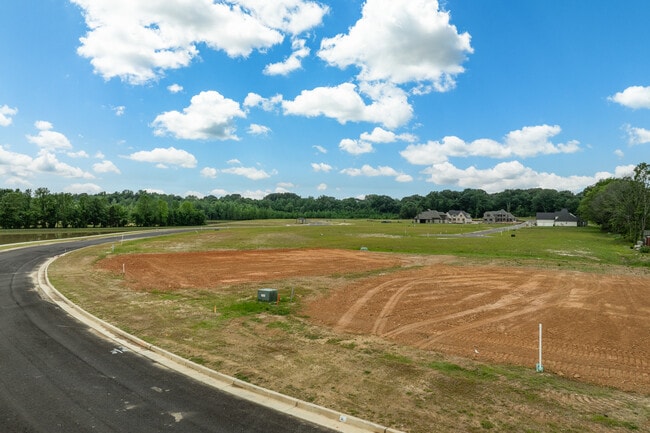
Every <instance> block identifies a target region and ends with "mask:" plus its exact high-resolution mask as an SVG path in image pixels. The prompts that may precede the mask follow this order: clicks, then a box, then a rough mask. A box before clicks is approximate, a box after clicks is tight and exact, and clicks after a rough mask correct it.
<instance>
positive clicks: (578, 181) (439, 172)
mask: <svg viewBox="0 0 650 433" xmlns="http://www.w3.org/2000/svg"><path fill="white" fill-rule="evenodd" d="M628 169H629V167H619V168H617V170H616V171H615V173H614V174H612V173H607V172H600V173H596V174H594V175H593V176H577V175H576V176H560V175H557V174H554V173H546V172H539V171H536V170H533V169H532V168H530V167H526V166H524V165H523V164H521V163H520V162H519V161H509V162H502V163H499V164H497V165H495V166H494V167H492V168H487V169H479V168H476V167H474V166H471V167H468V168H465V169H462V168H458V167H456V166H454V165H453V164H451V163H450V162H442V163H439V164H433V165H432V166H430V167H428V168H427V169H425V170H424V171H423V172H422V173H424V174H426V175H427V176H428V178H427V182H431V183H434V184H437V185H446V186H455V187H458V188H479V189H483V190H485V191H486V192H488V193H495V192H499V191H503V190H506V189H513V188H523V189H526V188H548V189H556V190H560V191H563V190H568V191H581V190H583V189H584V188H586V187H587V186H589V185H593V184H595V183H596V182H598V181H599V180H601V179H606V178H610V177H613V176H620V175H621V173H627V170H628ZM623 175H625V174H623Z"/></svg>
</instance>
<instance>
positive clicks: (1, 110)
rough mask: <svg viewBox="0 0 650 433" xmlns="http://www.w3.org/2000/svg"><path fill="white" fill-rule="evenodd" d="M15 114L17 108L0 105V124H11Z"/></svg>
mask: <svg viewBox="0 0 650 433" xmlns="http://www.w3.org/2000/svg"><path fill="white" fill-rule="evenodd" d="M16 114H18V109H16V108H11V107H9V106H8V105H3V106H0V126H9V125H11V123H12V122H13V117H14V116H15V115H16Z"/></svg>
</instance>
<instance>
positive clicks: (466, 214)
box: [447, 210, 471, 218]
mask: <svg viewBox="0 0 650 433" xmlns="http://www.w3.org/2000/svg"><path fill="white" fill-rule="evenodd" d="M447 213H448V214H449V215H450V216H458V215H464V216H465V218H471V216H470V214H468V213H467V212H465V211H464V210H450V211H449V212H447Z"/></svg>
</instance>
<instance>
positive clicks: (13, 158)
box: [0, 145, 34, 179]
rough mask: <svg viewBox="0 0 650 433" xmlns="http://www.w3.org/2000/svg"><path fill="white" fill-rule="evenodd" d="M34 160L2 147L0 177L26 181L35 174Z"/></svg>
mask: <svg viewBox="0 0 650 433" xmlns="http://www.w3.org/2000/svg"><path fill="white" fill-rule="evenodd" d="M33 162H34V160H33V158H32V157H30V156H29V155H24V154H22V153H16V152H12V151H10V150H7V149H5V148H4V147H3V146H1V145H0V176H9V177H11V178H14V179H25V178H27V177H29V176H31V175H32V173H33V172H34V165H33Z"/></svg>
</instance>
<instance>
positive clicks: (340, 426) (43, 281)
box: [34, 253, 404, 433]
mask: <svg viewBox="0 0 650 433" xmlns="http://www.w3.org/2000/svg"><path fill="white" fill-rule="evenodd" d="M66 254H67V253H66ZM63 255H65V254H61V255H57V256H54V257H51V258H49V259H48V260H47V261H46V262H45V263H43V264H42V265H41V266H40V267H39V269H38V271H37V275H36V276H35V277H34V279H35V282H36V287H37V289H38V291H39V292H40V293H41V295H42V296H43V297H44V299H46V300H47V301H50V302H52V303H54V304H55V305H57V306H59V307H60V308H61V309H62V310H64V311H65V312H66V313H68V314H69V315H70V316H72V317H74V318H75V319H77V320H79V321H80V322H82V323H84V324H86V325H87V326H89V327H90V328H92V329H93V330H95V331H96V332H97V333H98V334H100V335H101V336H102V337H104V338H107V339H109V340H112V341H114V342H116V343H117V344H118V345H119V346H120V347H122V348H126V349H128V350H129V351H132V352H135V353H138V354H140V355H142V356H144V357H146V358H148V359H150V360H152V361H154V362H157V363H159V364H161V365H164V366H165V367H167V368H170V369H172V370H175V371H177V372H179V373H182V374H185V375H187V376H190V377H192V378H193V379H195V380H198V381H200V382H203V383H205V384H207V385H209V386H212V387H214V388H217V389H219V390H221V391H224V392H227V393H229V394H232V395H235V396H237V397H239V398H243V399H245V400H248V401H252V402H254V403H257V404H260V405H263V406H265V407H269V408H271V409H274V410H276V411H279V412H282V413H285V414H287V415H290V416H293V417H295V418H299V419H303V420H305V421H308V422H311V423H313V424H317V425H320V426H323V427H326V428H329V429H332V430H334V431H340V432H344V433H368V432H370V433H404V432H401V431H399V430H395V429H392V428H389V427H385V426H382V425H379V424H376V423H373V422H370V421H366V420H364V419H361V418H358V417H355V416H352V415H347V414H344V413H341V412H338V411H335V410H332V409H329V408H326V407H323V406H318V405H315V404H313V403H309V402H306V401H303V400H299V399H297V398H294V397H290V396H287V395H284V394H280V393H278V392H275V391H272V390H269V389H266V388H262V387H260V386H257V385H253V384H251V383H248V382H245V381H243V380H240V379H237V378H235V377H232V376H228V375H225V374H223V373H219V372H218V371H215V370H211V369H209V368H207V367H205V366H202V365H199V364H196V363H194V362H192V361H190V360H188V359H185V358H182V357H180V356H178V355H176V354H174V353H172V352H169V351H167V350H164V349H162V348H160V347H157V346H154V345H153V344H150V343H148V342H146V341H144V340H142V339H140V338H138V337H136V336H134V335H131V334H129V333H127V332H125V331H123V330H121V329H120V328H118V327H116V326H114V325H112V324H110V323H108V322H106V321H104V320H102V319H100V318H98V317H96V316H94V315H92V314H90V313H89V312H87V311H86V310H84V309H83V308H81V307H79V306H78V305H76V304H75V303H73V302H72V301H71V300H69V299H68V298H67V297H65V296H64V295H63V294H62V293H61V292H59V291H58V290H57V289H56V288H55V287H54V286H53V285H52V284H51V283H50V280H49V278H48V274H47V270H48V267H49V266H50V264H51V263H52V262H54V261H55V260H56V259H58V258H59V257H61V256H63Z"/></svg>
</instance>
